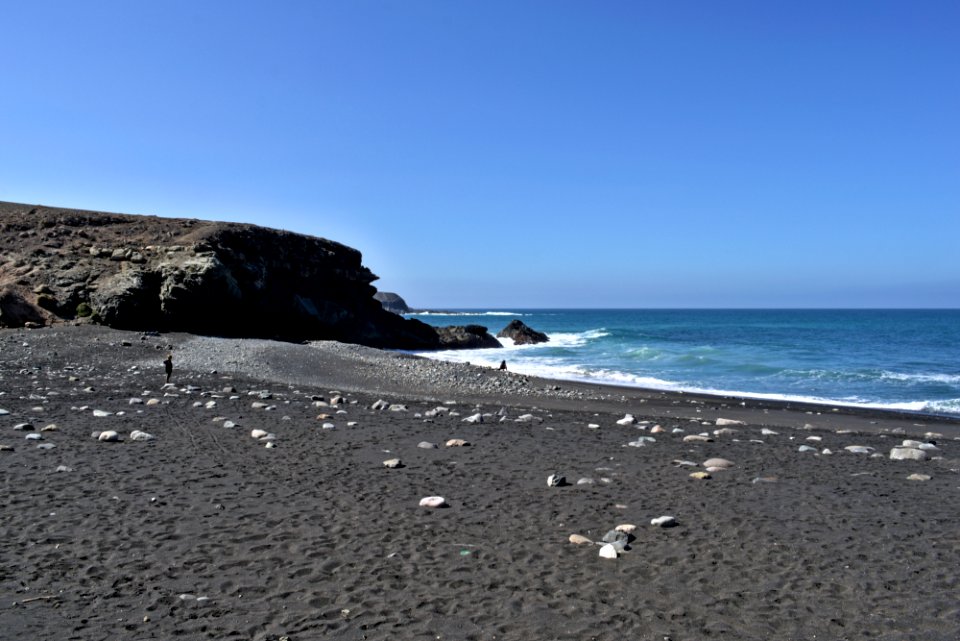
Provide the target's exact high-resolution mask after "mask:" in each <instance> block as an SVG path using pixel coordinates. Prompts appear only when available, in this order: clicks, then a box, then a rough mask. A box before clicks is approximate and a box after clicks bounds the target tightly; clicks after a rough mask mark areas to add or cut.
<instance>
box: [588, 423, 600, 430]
mask: <svg viewBox="0 0 960 641" xmlns="http://www.w3.org/2000/svg"><path fill="white" fill-rule="evenodd" d="M587 427H588V428H590V429H591V430H598V429H600V426H599V425H598V424H597V423H587Z"/></svg>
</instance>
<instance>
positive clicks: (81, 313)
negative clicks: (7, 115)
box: [0, 203, 496, 349]
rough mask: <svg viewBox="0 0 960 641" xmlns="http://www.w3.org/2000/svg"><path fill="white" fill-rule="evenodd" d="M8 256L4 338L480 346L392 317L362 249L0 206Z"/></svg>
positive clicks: (1, 279)
mask: <svg viewBox="0 0 960 641" xmlns="http://www.w3.org/2000/svg"><path fill="white" fill-rule="evenodd" d="M0 256H2V257H0V327H23V326H27V327H30V326H40V325H48V324H52V323H58V322H65V321H76V322H95V323H99V324H102V325H106V326H109V327H113V328H119V329H135V330H158V331H180V332H190V333H195V334H203V335H215V336H232V337H259V338H278V339H283V340H337V341H342V342H347V343H356V344H361V345H368V346H375V347H388V348H395V349H439V348H446V349H449V348H451V347H472V346H474V345H475V344H476V342H477V340H478V337H477V336H476V335H475V334H474V333H473V332H470V331H467V330H466V329H464V330H463V331H456V332H449V331H448V332H445V333H438V332H437V331H436V330H434V329H433V328H432V327H430V326H429V325H427V324H425V323H422V322H420V321H418V320H414V319H406V318H403V317H401V316H398V315H397V314H395V313H391V312H390V311H387V310H386V309H385V308H384V307H383V306H382V305H381V303H380V301H378V300H376V299H375V298H374V296H375V294H376V293H377V290H376V288H375V287H374V286H373V285H372V283H373V282H374V281H375V280H376V279H377V276H376V275H375V274H373V273H372V272H371V271H370V270H369V269H368V268H366V267H365V266H364V265H363V264H362V256H361V254H360V252H359V251H357V250H356V249H352V248H350V247H347V246H345V245H342V244H340V243H337V242H334V241H330V240H326V239H323V238H316V237H312V236H306V235H303V234H296V233H292V232H287V231H280V230H275V229H267V228H264V227H259V226H256V225H249V224H240V223H225V222H210V221H202V220H193V219H174V218H158V217H154V216H133V215H126V214H112V213H104V212H93V211H81V210H74V209H62V208H55V207H44V206H34V205H23V204H17V203H0ZM457 336H461V337H463V338H464V339H467V340H468V343H467V344H463V345H459V344H457V343H456V337H457ZM480 338H481V339H482V338H483V337H480ZM489 339H490V340H494V342H496V341H495V339H493V338H492V337H489Z"/></svg>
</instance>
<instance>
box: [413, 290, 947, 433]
mask: <svg viewBox="0 0 960 641" xmlns="http://www.w3.org/2000/svg"><path fill="white" fill-rule="evenodd" d="M408 316H409V317H411V318H418V319H420V320H422V321H424V322H426V323H429V324H431V325H467V324H476V325H483V326H485V327H487V328H488V329H489V330H490V332H491V333H492V334H496V333H497V332H499V331H500V330H501V329H503V327H504V326H506V324H507V323H508V322H509V321H510V320H512V319H514V318H517V319H519V320H521V321H523V322H524V323H526V324H527V325H528V326H529V327H531V328H533V329H535V330H538V331H541V332H545V333H546V334H547V335H548V336H549V337H550V341H549V342H548V343H544V344H540V345H534V346H516V345H513V344H512V343H511V342H510V341H509V340H504V339H500V340H501V342H503V343H504V347H503V349H483V350H462V351H457V350H453V351H442V352H422V353H421V354H422V355H423V356H427V357H429V358H435V359H441V360H450V361H469V362H471V363H473V364H476V365H488V366H490V367H495V366H498V365H499V364H500V361H501V360H506V361H507V364H508V367H509V369H510V370H511V371H513V372H519V373H524V374H530V375H535V376H542V377H548V378H554V379H561V380H575V381H587V382H596V383H612V384H617V385H627V386H635V387H644V388H652V389H659V390H682V391H691V392H704V393H710V394H724V395H736V396H742V397H749V398H762V399H778V400H794V401H804V402H813V403H823V404H829V405H849V406H863V407H871V408H886V409H896V410H908V411H916V412H924V413H931V414H944V415H960V310H782V309H781V310H739V309H738V310H660V309H658V310H645V309H644V310H641V309H529V310H524V309H516V310H453V311H450V312H427V313H419V314H409V315H408Z"/></svg>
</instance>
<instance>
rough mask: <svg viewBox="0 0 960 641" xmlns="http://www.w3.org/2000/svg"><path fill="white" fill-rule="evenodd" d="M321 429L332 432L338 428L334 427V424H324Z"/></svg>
mask: <svg viewBox="0 0 960 641" xmlns="http://www.w3.org/2000/svg"><path fill="white" fill-rule="evenodd" d="M320 427H321V428H323V429H325V430H332V429H336V427H337V426H336V425H334V424H333V423H324V424H323V425H321V426H320Z"/></svg>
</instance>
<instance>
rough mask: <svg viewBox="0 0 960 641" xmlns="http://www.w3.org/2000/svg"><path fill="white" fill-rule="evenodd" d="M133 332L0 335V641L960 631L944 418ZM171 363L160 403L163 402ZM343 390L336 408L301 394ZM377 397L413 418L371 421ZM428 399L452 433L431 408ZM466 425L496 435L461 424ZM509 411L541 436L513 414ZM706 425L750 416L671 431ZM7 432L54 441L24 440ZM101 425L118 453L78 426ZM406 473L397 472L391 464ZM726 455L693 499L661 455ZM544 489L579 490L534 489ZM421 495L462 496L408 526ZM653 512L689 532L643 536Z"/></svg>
mask: <svg viewBox="0 0 960 641" xmlns="http://www.w3.org/2000/svg"><path fill="white" fill-rule="evenodd" d="M144 338H145V340H141V335H140V334H137V333H129V332H117V331H111V330H106V329H102V328H96V327H60V328H56V329H41V330H35V331H24V330H6V331H2V332H0V408H2V409H4V410H7V411H9V412H10V413H9V414H8V415H3V416H0V443H2V444H5V445H9V446H13V447H14V448H15V449H14V451H3V452H0V462H2V467H0V470H2V479H3V484H4V485H3V494H2V499H0V500H2V502H3V509H2V512H0V515H2V516H0V541H2V544H0V638H3V639H19V638H30V639H78V640H100V639H103V640H106V639H129V640H138V639H236V640H248V639H252V640H263V639H269V640H271V641H273V640H277V639H280V638H282V637H288V638H289V639H291V641H303V640H307V639H351V640H352V639H400V640H405V639H423V640H427V639H431V640H436V639H507V640H510V639H518V640H519V639H526V640H539V639H570V640H584V639H602V640H611V641H614V640H620V639H643V640H646V639H649V640H656V641H662V640H663V639H665V638H670V639H673V640H674V641H687V640H690V641H694V640H701V639H735V640H740V639H757V640H774V639H776V640H791V639H794V640H807V639H864V640H866V639H871V640H872V639H889V640H891V641H892V640H901V639H928V640H947V639H956V638H958V637H960V601H958V596H960V585H958V580H957V572H958V569H960V518H958V510H957V508H958V505H960V501H958V496H960V476H958V473H957V470H958V469H960V460H958V458H960V441H957V440H955V439H956V438H957V436H960V430H958V423H957V421H954V420H948V419H940V418H936V417H928V416H914V415H897V414H891V413H882V412H857V411H852V410H840V411H836V412H834V411H831V408H828V407H800V406H792V407H791V406H787V405H784V404H773V403H750V402H748V403H747V404H746V405H741V404H740V400H739V399H722V398H711V397H697V396H691V395H679V394H663V393H659V392H644V391H640V390H623V389H617V388H601V387H591V386H585V385H572V384H568V383H558V382H553V381H551V382H548V381H538V380H535V379H525V378H524V377H519V376H516V375H513V374H506V375H505V374H503V373H500V372H494V371H482V370H480V369H478V368H470V367H468V366H454V365H449V364H439V363H432V362H427V361H422V360H420V359H412V358H409V357H399V356H394V355H385V354H383V353H378V352H375V351H372V350H366V349H363V348H355V347H353V346H340V345H331V344H319V345H314V346H301V345H291V344H279V343H269V342H266V341H221V340H217V339H206V338H203V339H201V338H194V337H190V336H184V335H164V336H152V337H144ZM123 342H127V343H129V345H123ZM167 345H172V346H173V349H172V351H173V354H174V364H175V370H174V383H175V384H176V386H175V387H174V388H171V389H166V390H163V389H161V385H162V383H163V366H162V362H161V361H162V359H163V357H164V356H165V355H166V353H167V347H166V346H167ZM214 369H216V370H217V372H212V371H211V370H214ZM478 376H479V378H478ZM71 377H73V378H74V379H75V380H71ZM497 377H499V378H497ZM188 385H189V386H195V387H196V388H197V389H188V388H187V386H188ZM230 386H232V387H234V388H236V390H237V393H236V394H229V393H224V392H223V391H222V390H223V389H224V388H225V387H230ZM498 386H502V390H503V391H500V392H497V391H491V390H496V389H497V387H498ZM554 386H557V387H560V388H561V389H559V390H554V389H552V388H553V387H554ZM544 388H551V389H549V391H545V390H544ZM87 389H90V390H92V391H86V390H87ZM252 390H256V391H261V390H268V391H269V392H270V393H271V394H272V397H271V398H269V399H260V398H259V397H257V396H250V395H248V392H249V391H252ZM334 390H336V391H340V392H343V393H344V396H345V397H346V399H347V404H345V405H343V406H341V408H340V409H343V410H344V411H346V412H347V413H346V414H341V415H338V414H336V410H337V409H338V408H324V407H320V408H318V407H315V406H314V405H313V404H312V401H311V397H312V396H322V397H323V398H324V399H327V400H329V399H330V398H331V396H332V395H333V394H332V392H333V391H334ZM230 396H236V397H238V398H235V399H231V398H230ZM130 398H140V399H143V400H144V401H147V400H149V399H152V398H156V399H159V400H160V401H161V403H160V404H158V405H153V406H148V405H130V404H129V399H130ZM381 398H383V399H385V400H386V401H388V402H391V403H402V404H404V405H406V406H407V410H406V411H399V412H393V411H374V410H371V409H369V408H370V406H371V404H372V403H373V402H374V401H376V400H378V399H381ZM208 401H215V402H216V407H214V408H211V409H208V408H206V407H204V404H205V403H207V402H208ZM445 401H454V402H455V404H453V405H445V407H448V408H450V409H451V410H453V411H454V412H458V413H459V414H460V416H446V415H440V416H438V417H437V418H433V419H427V418H426V417H425V416H423V414H424V413H425V412H426V411H427V410H430V409H432V408H435V407H437V406H439V405H443V404H444V402H445ZM254 402H262V403H266V404H268V405H271V406H275V409H265V408H260V409H255V408H253V407H252V403H254ZM195 404H199V406H195ZM478 405H479V409H478V407H477V406H478ZM81 408H86V409H81ZM94 409H101V410H106V411H108V412H112V413H114V415H111V416H108V417H103V418H98V417H95V416H93V413H92V410H94ZM477 411H481V412H484V413H488V414H490V416H487V417H486V418H485V422H484V423H483V424H480V425H470V424H467V423H465V422H463V418H465V417H467V416H469V415H472V414H474V413H476V412H477ZM118 412H124V414H123V415H120V416H118V415H116V413H118ZM321 412H323V413H328V414H330V415H331V418H330V419H327V420H320V421H318V420H317V418H316V417H317V415H318V414H319V413H321ZM626 412H630V413H632V414H634V415H635V416H636V417H637V419H638V420H640V421H644V420H649V421H650V423H649V424H648V425H646V426H645V427H648V428H649V427H652V426H653V425H655V424H659V425H662V426H663V427H664V428H666V429H667V433H663V434H654V435H653V436H654V437H655V438H656V442H655V443H649V444H648V445H647V446H646V447H627V446H626V444H627V443H628V442H631V441H635V440H636V439H637V438H638V437H640V436H650V435H651V433H650V432H649V431H648V430H643V429H640V428H639V427H637V426H620V425H617V424H616V420H618V419H620V418H621V417H622V416H623V415H624V413H626ZM524 414H532V415H534V417H535V420H533V421H532V422H515V420H514V419H516V418H518V417H519V416H522V415H524ZM501 415H503V416H505V417H506V419H507V420H504V421H501V420H500V418H501ZM215 417H224V418H226V419H228V420H231V421H234V422H236V423H238V426H237V427H235V428H232V429H228V428H225V427H224V426H223V423H222V422H221V421H214V420H213V419H214V418H215ZM285 417H289V420H287V419H286V418H285ZM718 417H723V418H730V419H739V420H743V421H746V422H747V423H748V425H746V426H735V427H734V429H736V430H737V432H736V433H735V434H731V435H723V436H719V437H717V438H716V440H715V441H714V442H710V443H685V442H683V440H682V437H683V436H684V435H688V434H695V433H700V432H712V431H713V430H715V429H717V427H716V426H714V425H703V424H701V423H702V422H711V423H712V422H713V421H715V420H716V418H718ZM348 421H356V422H357V425H355V426H352V427H348V426H347V422H348ZM23 422H30V423H32V424H33V425H34V427H35V428H36V430H40V428H42V427H43V426H45V425H48V424H56V425H57V427H58V429H57V430H56V431H45V432H39V433H40V434H41V435H42V436H43V440H41V441H32V440H26V439H25V438H24V437H25V435H26V434H28V433H30V432H28V431H16V430H14V429H13V428H14V425H16V424H19V423H23ZM324 422H330V423H333V424H335V425H336V429H333V430H329V429H323V428H322V424H323V423H324ZM591 423H594V424H598V425H599V426H600V427H599V429H590V428H589V427H588V425H589V424H591ZM677 427H678V428H681V429H683V430H685V431H684V433H678V434H672V433H670V431H671V430H672V429H673V428H677ZM764 427H767V428H771V429H773V430H775V431H776V432H778V434H776V435H761V429H762V428H764ZM257 428H260V429H264V430H266V431H268V432H272V433H275V434H276V436H277V441H276V444H277V447H276V448H275V449H267V448H265V447H264V444H263V443H261V442H258V441H256V440H255V439H253V438H251V436H250V432H251V430H253V429H257ZM107 429H110V430H116V431H118V432H120V434H121V435H122V436H123V437H125V440H124V441H123V442H120V443H101V442H98V441H96V440H95V439H93V438H92V437H91V433H93V432H99V431H101V430H107ZM132 430H143V431H146V432H149V433H151V434H153V435H155V436H156V437H157V438H156V440H154V441H151V442H134V441H132V440H130V439H129V434H130V432H131V431H132ZM842 430H854V431H855V433H847V434H838V431H842ZM901 430H902V431H903V432H905V433H906V434H908V435H912V436H917V437H919V438H920V439H921V440H928V439H932V440H935V441H936V443H937V446H938V447H939V448H940V449H939V451H934V452H932V454H933V455H934V456H935V457H937V458H935V459H934V460H930V461H919V462H914V461H891V460H889V456H888V455H889V451H890V448H891V447H892V446H894V445H897V444H899V443H900V441H901V440H902V439H903V438H905V436H904V435H903V434H899V433H898V432H899V431H901ZM928 432H937V433H940V434H942V436H925V434H927V433H928ZM811 436H814V437H820V438H821V439H822V440H821V441H808V440H806V439H807V438H808V437H811ZM450 438H463V439H467V440H468V441H469V442H470V443H471V445H470V446H469V447H451V448H447V447H444V446H443V444H444V442H445V441H446V440H447V439H450ZM421 441H430V442H434V443H438V444H439V445H440V447H439V448H437V449H430V450H427V449H421V448H418V447H417V444H418V443H420V442H421ZM756 441H762V442H756ZM47 443H52V444H54V445H55V446H56V447H55V448H54V449H50V450H43V449H37V445H38V444H47ZM804 444H809V445H811V446H814V447H816V448H817V449H818V450H823V449H824V448H829V449H830V450H832V451H833V452H834V453H833V454H832V455H822V454H814V453H801V452H799V451H798V448H799V447H800V446H801V445H804ZM846 445H867V446H870V447H874V448H876V451H877V452H879V453H880V454H882V455H883V456H882V457H879V458H871V457H869V456H867V455H856V454H849V453H846V452H844V451H843V447H844V446H846ZM395 456H398V457H400V458H401V459H402V460H403V462H404V464H405V466H404V467H403V468H400V469H395V470H390V469H385V468H384V467H383V466H382V462H383V461H384V460H385V459H388V458H393V457H395ZM716 456H720V457H724V458H727V459H730V460H732V461H734V462H735V463H736V466H735V467H734V468H733V469H731V470H728V471H724V472H717V473H714V474H713V478H712V479H710V480H694V479H692V478H690V476H689V474H690V473H691V472H693V471H697V470H702V467H697V468H688V467H678V466H675V465H673V464H672V461H674V460H675V459H685V460H689V461H694V462H697V463H702V462H703V461H704V460H706V459H708V458H710V457H716ZM58 466H66V467H68V468H70V471H61V472H58V471H56V470H57V468H58ZM555 472H558V473H561V474H564V475H565V476H566V478H567V480H568V481H570V482H571V483H576V481H577V480H578V479H579V478H581V477H589V478H592V479H594V481H595V483H594V484H593V485H579V486H578V485H569V486H566V487H554V488H551V487H547V483H546V479H547V476H548V475H550V474H552V473H555ZM916 473H919V474H927V475H930V476H931V477H932V478H931V479H930V480H929V481H911V480H907V477H908V476H910V475H911V474H916ZM768 476H775V477H776V479H777V480H776V481H775V482H766V483H754V482H753V480H754V479H756V478H757V477H768ZM604 479H605V480H604ZM434 494H439V495H442V496H444V497H446V499H447V500H448V502H449V503H450V507H449V508H446V509H440V510H429V509H425V508H420V507H418V502H419V500H420V498H422V497H424V496H428V495H434ZM667 514H669V515H673V516H675V517H676V518H677V519H678V520H679V526H678V527H675V528H669V529H661V528H658V527H655V526H652V525H650V520H651V519H652V518H655V517H658V516H661V515H667ZM621 523H633V524H636V525H637V526H638V529H637V531H636V532H635V535H636V540H635V541H633V543H632V548H631V549H630V550H628V551H627V552H625V553H624V554H623V555H622V556H621V557H620V558H618V559H615V560H607V559H601V558H599V557H598V549H599V548H598V547H597V546H595V545H581V546H578V545H573V544H571V543H569V542H568V537H569V535H570V534H573V533H578V534H583V535H585V536H587V537H590V538H591V539H594V540H599V539H600V538H601V537H602V536H603V535H604V533H605V532H607V531H608V530H610V529H612V528H613V527H614V526H616V525H618V524H621ZM181 595H192V598H191V597H188V598H181ZM196 597H202V598H201V599H199V600H198V599H197V598H196Z"/></svg>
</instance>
